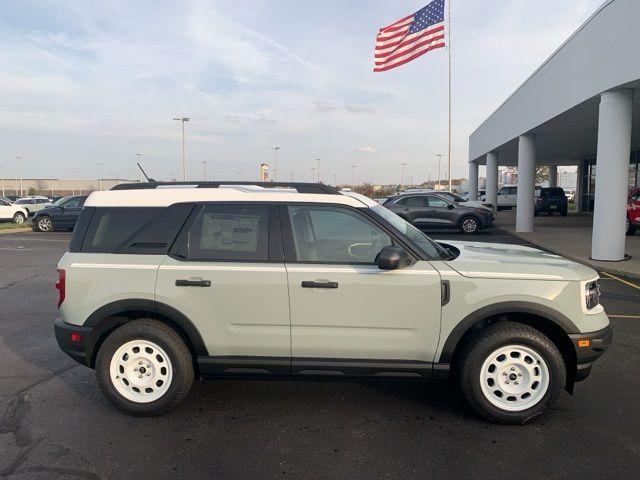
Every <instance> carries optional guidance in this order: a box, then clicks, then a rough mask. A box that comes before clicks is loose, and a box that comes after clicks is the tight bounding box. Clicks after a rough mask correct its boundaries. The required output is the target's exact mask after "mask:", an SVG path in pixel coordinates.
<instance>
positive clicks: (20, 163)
mask: <svg viewBox="0 0 640 480" xmlns="http://www.w3.org/2000/svg"><path fill="white" fill-rule="evenodd" d="M16 159H17V160H18V176H19V177H20V196H21V197H22V196H23V195H24V193H23V190H22V157H21V156H20V155H16Z"/></svg>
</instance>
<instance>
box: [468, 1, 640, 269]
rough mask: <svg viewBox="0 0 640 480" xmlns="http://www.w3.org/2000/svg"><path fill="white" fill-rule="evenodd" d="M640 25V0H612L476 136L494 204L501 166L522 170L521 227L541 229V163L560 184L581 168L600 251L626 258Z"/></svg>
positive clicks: (639, 181) (475, 159)
mask: <svg viewBox="0 0 640 480" xmlns="http://www.w3.org/2000/svg"><path fill="white" fill-rule="evenodd" d="M639 22H640V1H638V0H608V1H605V2H604V3H603V4H602V5H601V6H600V8H598V10H597V11H596V12H595V13H594V14H593V15H592V16H591V17H590V18H589V19H588V20H587V21H586V22H585V23H584V24H583V25H582V26H581V27H580V28H579V29H578V30H577V31H576V32H575V33H574V34H573V35H571V37H569V39H568V40H567V41H566V42H564V43H563V44H562V45H561V46H560V47H559V48H558V50H556V51H555V52H554V53H553V54H552V55H551V57H549V58H548V59H547V60H546V61H545V62H544V63H543V64H542V65H541V66H540V67H539V68H538V69H537V70H536V71H535V72H533V74H532V75H531V76H530V77H529V78H528V79H527V80H526V81H525V82H524V83H523V84H522V85H521V86H520V87H519V88H518V89H517V90H516V91H515V92H514V93H512V94H511V96H509V98H508V99H507V100H506V101H505V102H504V103H503V104H502V105H500V106H499V107H498V109H497V110H496V111H495V112H493V114H491V115H490V116H489V118H487V119H486V120H485V121H484V122H483V123H482V124H481V125H480V126H479V127H478V128H477V129H476V130H475V131H474V132H473V133H472V134H471V136H470V137H469V178H470V180H471V183H474V182H477V178H478V165H480V164H483V165H486V176H487V201H489V202H491V203H495V200H496V191H497V186H498V166H517V172H518V173H517V177H518V180H517V181H518V198H517V213H516V231H519V232H530V231H533V213H534V204H533V202H534V184H535V170H536V166H541V165H547V166H549V167H550V179H549V183H550V184H551V185H557V184H558V166H569V165H572V166H577V167H578V168H577V184H576V188H577V192H576V199H577V203H578V208H579V209H580V210H581V211H583V212H593V214H594V218H593V231H592V242H591V257H592V258H593V259H594V260H604V261H619V260H623V259H624V258H625V230H626V225H625V220H626V202H627V192H628V190H629V188H630V187H632V186H640V172H639V168H638V163H639V161H640V122H639V121H638V119H640V61H638V49H637V45H638V37H637V29H638V28H637V26H638V23H639ZM634 119H635V122H634ZM634 240H635V239H634Z"/></svg>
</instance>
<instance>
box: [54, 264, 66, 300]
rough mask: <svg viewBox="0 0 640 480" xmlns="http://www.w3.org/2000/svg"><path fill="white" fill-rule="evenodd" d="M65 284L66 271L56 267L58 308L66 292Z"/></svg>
mask: <svg viewBox="0 0 640 480" xmlns="http://www.w3.org/2000/svg"><path fill="white" fill-rule="evenodd" d="M66 286H67V272H65V271H64V270H63V269H61V268H59V269H58V281H57V282H56V289H57V290H58V308H60V305H62V302H64V295H65V293H66Z"/></svg>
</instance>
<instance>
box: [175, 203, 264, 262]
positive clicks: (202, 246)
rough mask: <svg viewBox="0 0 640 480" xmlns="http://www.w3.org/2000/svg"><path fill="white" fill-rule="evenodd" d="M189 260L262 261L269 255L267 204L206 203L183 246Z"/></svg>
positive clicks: (182, 252)
mask: <svg viewBox="0 0 640 480" xmlns="http://www.w3.org/2000/svg"><path fill="white" fill-rule="evenodd" d="M180 254H181V256H183V257H185V258H186V259H188V260H203V261H238V262H251V261H253V262H261V261H267V260H268V258H269V207H268V206H267V205H250V204H237V205H229V204H226V205H223V204H210V205H206V206H205V207H204V208H203V210H202V212H201V213H200V215H199V216H198V218H197V219H196V221H195V222H194V224H193V226H192V227H191V230H190V231H189V233H188V235H187V239H186V241H185V243H184V245H183V246H182V248H181V252H180Z"/></svg>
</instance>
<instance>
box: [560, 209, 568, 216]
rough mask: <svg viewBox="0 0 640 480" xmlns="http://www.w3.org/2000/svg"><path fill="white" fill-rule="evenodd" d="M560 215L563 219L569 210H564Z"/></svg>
mask: <svg viewBox="0 0 640 480" xmlns="http://www.w3.org/2000/svg"><path fill="white" fill-rule="evenodd" d="M560 215H562V216H563V217H566V216H567V209H566V208H565V209H564V210H562V212H560Z"/></svg>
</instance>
